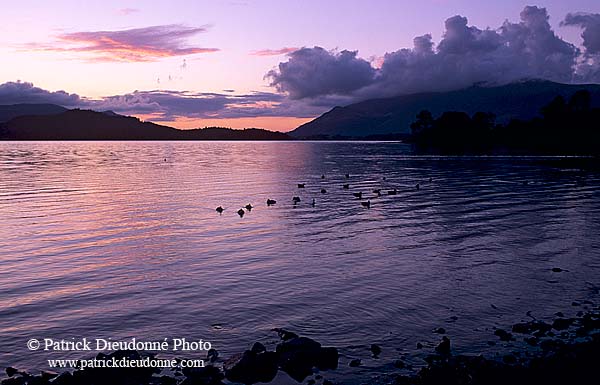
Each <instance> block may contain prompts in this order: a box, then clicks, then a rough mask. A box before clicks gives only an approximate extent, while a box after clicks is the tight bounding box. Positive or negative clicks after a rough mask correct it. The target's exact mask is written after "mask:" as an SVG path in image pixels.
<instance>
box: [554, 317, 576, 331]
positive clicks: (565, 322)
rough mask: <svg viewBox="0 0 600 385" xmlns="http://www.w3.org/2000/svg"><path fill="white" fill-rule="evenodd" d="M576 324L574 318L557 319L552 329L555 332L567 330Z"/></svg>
mask: <svg viewBox="0 0 600 385" xmlns="http://www.w3.org/2000/svg"><path fill="white" fill-rule="evenodd" d="M573 322H575V320H574V319H572V318H557V319H555V320H554V322H552V328H553V329H554V330H565V329H568V328H569V327H571V325H572V324H573Z"/></svg>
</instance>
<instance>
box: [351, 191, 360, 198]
mask: <svg viewBox="0 0 600 385" xmlns="http://www.w3.org/2000/svg"><path fill="white" fill-rule="evenodd" d="M352 195H354V196H355V197H357V198H358V199H360V198H362V192H357V193H352Z"/></svg>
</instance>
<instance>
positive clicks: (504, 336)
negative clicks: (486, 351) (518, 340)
mask: <svg viewBox="0 0 600 385" xmlns="http://www.w3.org/2000/svg"><path fill="white" fill-rule="evenodd" d="M494 335H496V336H498V337H499V338H500V341H512V340H514V338H513V335H512V334H511V333H509V332H507V331H506V330H502V329H497V330H496V331H495V332H494Z"/></svg>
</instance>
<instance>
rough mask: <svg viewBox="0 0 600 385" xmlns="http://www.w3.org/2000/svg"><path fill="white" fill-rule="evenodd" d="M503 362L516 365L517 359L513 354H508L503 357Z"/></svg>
mask: <svg viewBox="0 0 600 385" xmlns="http://www.w3.org/2000/svg"><path fill="white" fill-rule="evenodd" d="M502 361H504V362H505V363H507V364H516V363H517V358H516V357H515V356H513V355H512V354H507V355H505V356H504V357H502Z"/></svg>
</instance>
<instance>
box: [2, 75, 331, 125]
mask: <svg viewBox="0 0 600 385" xmlns="http://www.w3.org/2000/svg"><path fill="white" fill-rule="evenodd" d="M229 91H232V92H233V90H228V91H226V92H227V93H210V92H204V93H198V92H188V91H165V90H154V91H134V92H131V93H128V94H123V95H113V96H107V97H104V98H100V99H90V98H85V97H81V96H79V95H77V94H69V93H67V92H65V91H56V92H50V91H47V90H44V89H41V88H39V87H35V86H34V85H33V84H31V83H23V82H9V83H4V84H0V104H16V103H52V104H58V105H62V106H64V107H68V108H84V109H93V110H96V111H105V110H112V111H115V112H117V113H121V114H125V115H148V116H150V115H151V118H149V119H150V120H153V121H172V120H175V119H177V118H181V117H185V118H196V119H206V118H211V119H214V118H246V117H257V116H292V117H313V116H315V115H318V114H319V113H321V112H322V107H321V106H318V105H313V104H310V103H305V102H302V101H300V102H298V103H295V102H294V103H292V102H290V101H289V100H288V99H287V98H286V97H285V96H284V95H282V94H278V93H272V92H251V93H247V94H241V95H235V94H232V93H231V92H229Z"/></svg>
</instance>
